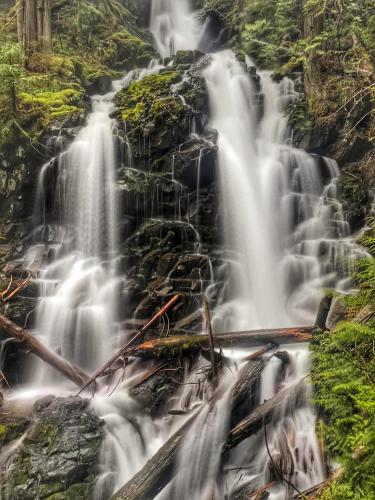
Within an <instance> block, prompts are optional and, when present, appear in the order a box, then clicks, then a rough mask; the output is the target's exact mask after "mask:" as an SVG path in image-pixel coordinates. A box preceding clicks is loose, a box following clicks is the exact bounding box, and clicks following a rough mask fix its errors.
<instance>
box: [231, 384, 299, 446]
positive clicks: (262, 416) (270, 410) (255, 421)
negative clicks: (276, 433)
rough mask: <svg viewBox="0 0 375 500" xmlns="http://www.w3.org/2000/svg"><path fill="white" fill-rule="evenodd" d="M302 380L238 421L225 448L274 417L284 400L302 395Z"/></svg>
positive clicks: (237, 442) (250, 433)
mask: <svg viewBox="0 0 375 500" xmlns="http://www.w3.org/2000/svg"><path fill="white" fill-rule="evenodd" d="M304 386H305V382H304V380H301V381H300V382H298V383H297V384H294V385H292V386H290V387H287V388H286V389H283V390H282V391H280V392H278V393H277V394H276V395H275V396H274V397H273V398H271V399H269V400H268V401H266V402H265V403H263V404H262V405H260V406H258V408H256V409H255V410H254V411H253V412H252V413H250V415H248V416H247V417H245V418H244V419H243V420H241V422H239V423H238V424H237V425H236V426H235V427H234V428H233V429H232V430H231V431H230V433H229V436H228V439H227V442H226V444H225V449H226V450H230V449H231V448H234V447H235V446H236V445H237V444H239V443H240V442H241V441H243V440H244V439H246V438H247V437H249V436H251V435H253V434H255V433H256V432H258V431H259V430H260V429H261V428H262V427H263V425H264V424H267V423H268V422H269V421H270V420H271V419H272V418H274V417H276V416H277V414H278V412H279V410H280V409H282V408H283V406H284V404H285V402H286V401H288V402H289V401H291V400H294V401H295V402H296V403H297V400H298V399H299V398H301V397H302V396H303V395H304V392H305V390H304Z"/></svg>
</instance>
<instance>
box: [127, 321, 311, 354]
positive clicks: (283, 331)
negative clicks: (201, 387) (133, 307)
mask: <svg viewBox="0 0 375 500" xmlns="http://www.w3.org/2000/svg"><path fill="white" fill-rule="evenodd" d="M313 330H314V327H312V326H311V327H301V328H273V329H271V330H254V331H248V332H232V333H219V334H216V335H214V336H213V339H214V345H215V346H216V347H220V346H224V345H236V346H247V347H249V346H254V345H257V344H259V343H273V344H275V343H279V344H289V343H293V342H309V341H310V340H311V338H312V332H313ZM209 342H210V341H209V336H208V335H175V336H170V337H166V338H162V339H159V338H158V339H151V340H147V341H146V342H143V343H142V344H139V345H137V346H135V347H134V348H132V349H131V350H129V352H128V355H130V356H140V357H146V358H147V357H153V356H161V357H163V356H168V357H169V356H171V355H180V354H181V353H183V352H184V351H186V350H187V351H189V350H191V349H194V348H199V347H201V346H204V347H207V346H209Z"/></svg>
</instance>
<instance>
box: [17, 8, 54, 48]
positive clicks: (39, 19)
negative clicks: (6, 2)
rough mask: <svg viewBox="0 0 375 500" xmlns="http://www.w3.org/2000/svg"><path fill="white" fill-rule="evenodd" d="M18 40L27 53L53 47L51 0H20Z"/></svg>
mask: <svg viewBox="0 0 375 500" xmlns="http://www.w3.org/2000/svg"><path fill="white" fill-rule="evenodd" d="M17 33H18V41H19V43H21V44H22V46H23V48H24V50H25V52H26V54H28V55H30V54H32V53H33V52H35V51H37V50H41V51H48V50H51V48H52V36H51V5H50V0H19V1H18V3H17Z"/></svg>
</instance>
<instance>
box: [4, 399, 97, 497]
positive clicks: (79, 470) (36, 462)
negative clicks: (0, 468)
mask: <svg viewBox="0 0 375 500" xmlns="http://www.w3.org/2000/svg"><path fill="white" fill-rule="evenodd" d="M88 405H89V402H88V401H87V400H82V399H80V398H74V397H71V398H55V397H53V396H51V397H46V398H44V399H42V400H40V401H38V402H37V403H36V404H35V405H34V408H33V412H32V415H31V423H30V425H29V426H28V427H27V429H26V434H25V437H24V440H23V445H22V447H21V448H19V449H18V450H17V451H16V452H15V455H14V457H13V460H12V462H11V464H10V467H9V470H8V473H7V478H6V485H7V493H9V495H10V498H13V497H15V498H18V499H22V500H29V499H30V500H31V499H32V500H34V499H41V498H52V499H55V500H60V499H61V500H73V499H76V498H80V499H81V498H82V499H85V500H86V499H87V500H88V499H89V498H90V496H91V491H92V488H93V485H94V482H95V477H96V474H97V467H98V460H99V450H100V445H101V440H102V428H101V421H100V420H99V419H98V418H97V417H96V416H95V414H94V413H93V412H92V410H91V409H90V408H89V406H88ZM0 431H1V427H0Z"/></svg>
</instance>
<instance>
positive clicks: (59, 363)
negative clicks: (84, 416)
mask: <svg viewBox="0 0 375 500" xmlns="http://www.w3.org/2000/svg"><path fill="white" fill-rule="evenodd" d="M0 329H1V330H4V331H5V332H6V333H7V334H8V335H10V336H11V337H13V338H14V339H17V340H18V341H20V342H22V344H23V345H24V346H25V347H26V348H27V349H28V350H29V351H30V352H32V353H33V354H35V356H38V358H40V359H42V360H43V361H45V362H46V363H47V364H49V365H50V366H52V367H53V368H55V369H56V370H57V371H59V372H60V373H61V374H62V375H64V376H65V377H66V378H68V379H69V380H71V381H72V382H74V383H75V384H76V385H78V386H79V387H81V386H82V384H84V383H85V382H87V380H89V379H90V377H89V375H87V374H86V373H85V372H84V371H82V370H81V369H80V368H78V366H74V365H72V364H71V363H69V362H68V361H66V360H65V359H63V358H61V357H60V356H58V355H57V354H55V353H54V352H52V351H50V350H49V349H48V348H47V347H46V346H44V345H43V344H42V343H41V342H40V341H39V340H38V339H37V338H36V337H34V336H33V335H31V334H30V333H29V332H28V331H27V330H24V329H23V328H21V327H20V326H18V325H16V324H15V323H13V321H10V320H9V319H8V318H6V317H5V316H3V315H2V314H0Z"/></svg>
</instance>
